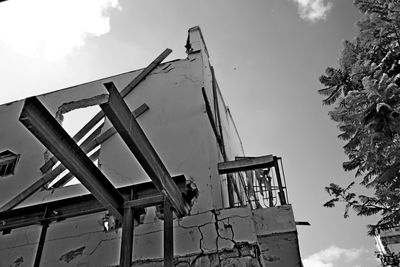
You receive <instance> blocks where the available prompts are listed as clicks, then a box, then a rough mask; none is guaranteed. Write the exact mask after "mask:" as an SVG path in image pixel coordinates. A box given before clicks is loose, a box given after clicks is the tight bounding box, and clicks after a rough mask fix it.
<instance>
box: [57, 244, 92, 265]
mask: <svg viewBox="0 0 400 267" xmlns="http://www.w3.org/2000/svg"><path fill="white" fill-rule="evenodd" d="M85 248H86V247H85V246H82V247H80V248H77V249H75V250H71V251H69V252H67V253H65V254H63V255H61V257H60V258H59V261H65V262H66V263H69V262H70V261H72V260H74V259H75V258H76V257H79V256H82V255H83V251H84V250H85Z"/></svg>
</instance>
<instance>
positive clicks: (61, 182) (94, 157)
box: [51, 149, 100, 188]
mask: <svg viewBox="0 0 400 267" xmlns="http://www.w3.org/2000/svg"><path fill="white" fill-rule="evenodd" d="M99 156H100V149H98V150H97V151H96V152H94V153H93V154H92V155H90V157H89V159H90V160H91V161H92V162H93V161H96V160H97V159H98V158H99ZM60 166H61V165H60ZM73 178H74V175H73V174H72V173H71V172H68V173H67V174H65V175H64V176H63V177H61V178H60V180H58V181H57V182H55V183H54V184H53V185H52V186H51V188H59V187H62V186H64V185H66V184H67V183H68V182H69V181H71V180H72V179H73Z"/></svg>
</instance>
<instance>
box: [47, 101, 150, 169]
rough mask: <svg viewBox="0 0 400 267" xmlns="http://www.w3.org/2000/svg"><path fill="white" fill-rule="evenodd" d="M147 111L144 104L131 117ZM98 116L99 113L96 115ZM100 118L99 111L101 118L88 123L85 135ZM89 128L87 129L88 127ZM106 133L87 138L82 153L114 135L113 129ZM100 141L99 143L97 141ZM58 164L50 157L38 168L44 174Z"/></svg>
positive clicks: (74, 138) (55, 159)
mask: <svg viewBox="0 0 400 267" xmlns="http://www.w3.org/2000/svg"><path fill="white" fill-rule="evenodd" d="M147 110H149V106H147V105H146V103H144V104H142V105H141V106H139V107H138V108H136V109H135V110H134V111H133V115H134V116H135V118H137V117H139V116H140V115H142V114H143V113H144V112H146V111H147ZM98 114H100V113H98ZM96 118H97V115H96V116H95V117H94V118H92V120H93V122H95V121H96V120H97V119H96ZM102 118H104V113H103V112H102V111H101V118H100V119H99V120H98V121H96V122H95V123H94V124H93V125H92V123H91V121H92V120H91V121H89V122H88V123H87V124H86V125H85V126H84V127H83V128H82V129H81V131H82V130H83V129H85V128H87V131H86V130H85V135H86V134H87V133H88V132H89V131H90V129H92V128H93V127H94V126H95V124H96V123H97V122H99V121H100V120H101V119H102ZM88 125H89V126H90V128H89V126H88ZM107 131H108V132H107V133H106V132H104V133H103V134H101V135H99V137H96V136H97V135H91V136H90V137H88V138H87V139H86V140H85V142H84V143H82V144H81V145H80V147H81V148H82V150H83V151H85V152H86V153H87V152H89V151H91V150H92V149H93V148H94V147H96V146H97V145H99V144H101V143H103V142H104V141H106V140H107V139H108V138H109V137H111V136H112V135H113V134H114V133H116V131H115V129H113V128H111V129H108V130H107ZM78 134H79V132H78V133H77V134H76V135H75V136H74V137H73V138H72V139H73V140H74V141H75V142H78V141H79V140H80V139H81V138H82V137H83V136H82V137H81V136H79V138H76V136H77V135H78ZM99 140H101V142H100V141H99ZM57 162H58V160H57V158H56V157H55V156H53V157H51V158H50V159H49V160H48V161H47V162H45V164H44V165H43V166H42V167H40V170H41V171H42V173H46V172H48V171H49V170H50V169H51V168H52V167H53V166H54V165H55V164H56V163H57Z"/></svg>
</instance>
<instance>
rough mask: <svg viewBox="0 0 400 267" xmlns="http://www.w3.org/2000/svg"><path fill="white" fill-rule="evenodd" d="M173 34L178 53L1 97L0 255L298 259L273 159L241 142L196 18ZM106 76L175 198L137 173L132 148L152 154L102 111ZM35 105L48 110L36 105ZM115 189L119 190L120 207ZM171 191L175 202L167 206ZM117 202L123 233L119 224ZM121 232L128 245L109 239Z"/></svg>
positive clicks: (45, 262)
mask: <svg viewBox="0 0 400 267" xmlns="http://www.w3.org/2000/svg"><path fill="white" fill-rule="evenodd" d="M185 47H186V52H187V58H185V59H179V60H173V61H169V62H165V63H160V62H153V63H154V64H153V63H152V64H150V65H149V67H147V68H145V69H140V70H135V71H131V72H128V73H123V74H120V75H116V76H112V77H108V78H105V79H101V80H97V81H93V82H89V83H86V84H82V85H78V86H74V87H71V88H66V89H63V90H59V91H55V92H51V93H48V94H44V95H40V96H37V97H34V98H29V99H26V100H21V101H16V102H12V103H8V104H5V105H2V106H0V121H1V123H2V125H3V126H2V127H1V128H0V140H1V143H0V188H1V194H0V205H1V206H2V208H0V220H1V221H2V225H1V226H0V231H2V235H0V259H1V261H0V266H1V267H2V266H7V267H8V266H80V267H84V266H87V267H89V266H96V267H97V266H118V265H119V264H121V263H120V262H121V259H120V258H121V257H122V256H123V255H124V256H126V255H128V256H126V257H128V258H129V265H131V264H132V266H163V264H164V263H165V261H164V260H165V257H166V256H165V254H166V253H172V254H173V258H172V264H173V266H285V267H287V266H302V263H301V258H300V252H299V243H298V238H297V230H296V223H295V219H294V215H293V211H292V206H291V205H290V204H289V203H288V200H287V191H286V186H285V181H284V176H283V173H282V166H281V165H280V160H281V159H280V158H279V157H276V156H272V155H268V156H262V157H248V156H246V155H245V153H244V150H243V147H242V143H241V140H240V137H239V134H238V131H237V129H236V127H235V124H234V121H233V119H232V116H231V113H230V111H229V108H228V107H227V106H226V104H225V103H224V100H223V97H222V95H221V92H220V90H219V87H218V83H217V81H216V78H215V74H214V70H213V67H212V65H211V64H210V61H209V54H208V50H207V47H206V44H205V42H204V38H203V36H202V33H201V30H200V28H199V27H193V28H191V29H189V31H188V37H187V41H186V46H185ZM166 51H167V50H166ZM167 54H168V51H167ZM156 61H157V60H156ZM110 87H114V88H116V89H117V91H119V93H120V96H121V98H122V99H123V102H125V104H126V105H127V107H128V108H129V110H130V112H132V113H133V115H132V116H133V117H135V119H136V121H137V123H138V124H139V125H140V127H141V129H142V130H143V133H144V135H145V136H146V137H147V138H148V140H150V143H151V146H152V147H153V148H154V152H152V153H155V154H156V155H158V157H159V159H160V160H161V161H162V163H163V165H164V166H165V168H166V170H163V172H164V173H169V174H170V175H171V176H172V177H174V178H173V179H174V181H175V182H176V186H177V188H178V187H179V190H180V192H182V194H183V195H182V196H183V199H184V200H181V199H180V196H179V195H178V196H176V195H174V194H173V193H174V192H175V191H176V190H175V189H174V188H175V184H173V186H172V189H171V187H169V184H168V183H169V180H168V179H167V178H166V179H165V180H164V178H163V177H161V180H160V178H158V176H157V175H156V174H155V176H157V177H153V176H152V175H151V174H149V171H150V172H151V170H154V169H155V167H154V166H149V165H152V164H147V165H146V164H145V163H143V162H146V160H148V161H147V162H149V161H150V162H151V160H153V159H152V158H151V159H146V158H145V157H146V155H147V154H146V153H145V154H146V155H145V156H143V157H144V158H142V157H141V156H138V155H137V154H136V153H135V151H134V149H133V148H132V147H133V146H134V145H131V144H130V143H129V142H128V141H127V139H129V138H133V139H135V138H136V137H135V136H134V134H131V136H124V134H123V133H122V132H120V130H121V129H122V128H123V123H122V124H118V123H116V122H115V118H114V119H112V116H110V115H109V113H110V112H111V111H109V110H110V109H112V108H116V109H117V110H116V113H118V112H119V110H118V109H119V105H114V106H113V104H112V100H110V99H111V98H112V97H111V96H110V95H112V90H111V91H110V90H109V89H110ZM40 104H41V105H43V107H44V108H45V109H44V108H42V107H41V106H40ZM30 105H33V106H35V105H36V106H35V107H38V109H37V110H38V111H37V112H38V113H33V112H34V111H31V110H34V108H31V109H29V107H30ZM107 105H108V106H107ZM105 106H107V107H108V108H109V109H108V110H107V107H105ZM45 110H47V111H48V113H49V114H51V117H52V118H48V117H46V116H45V115H43V116H42V114H45V113H46V111H45ZM104 113H105V115H104ZM30 114H35V115H30ZM96 114H97V115H98V114H102V115H101V116H97V115H96ZM96 116H97V118H100V119H98V120H97V121H96V120H93V119H92V118H93V117H96ZM38 117H43V118H45V119H46V118H48V119H49V121H51V119H53V118H54V119H55V120H57V121H58V123H59V124H60V125H61V126H62V127H63V128H64V130H65V131H66V132H67V133H68V135H70V136H71V137H73V139H71V140H73V141H74V145H75V143H76V145H77V146H79V147H80V149H81V152H82V153H83V155H82V156H81V154H80V152H79V151H78V152H79V153H78V154H79V157H78V156H75V155H74V154H72V155H71V156H68V155H69V154H68V153H67V152H66V151H67V148H69V147H68V146H67V145H66V144H67V143H68V142H69V141H68V142H67V141H64V139H51V138H50V137H49V136H48V135H47V134H40V133H41V131H43V132H46V131H49V129H48V127H49V128H50V126H48V125H50V124H49V123H47V124H46V123H43V122H41V123H39V124H38V125H39V126H40V127H39V126H34V125H35V123H36V122H35V120H36V118H38ZM51 126H54V127H53V128H54V131H56V132H57V131H61V130H59V128H57V127H58V126H57V125H54V123H51ZM35 127H36V128H35ZM127 128H129V125H128V127H127ZM121 131H122V130H121ZM59 136H61V134H59V135H58V136H57V135H56V137H59ZM43 140H44V141H43ZM54 140H61V141H54ZM140 140H142V139H140ZM140 140H139V141H138V142H139V146H140V145H141V144H142V143H140V142H141V141H140ZM58 147H59V149H60V150H58V151H60V152H58V153H60V154H57V153H56V152H54V151H53V149H57V148H58ZM139 150H140V149H139ZM71 151H72V150H71ZM74 151H76V150H74ZM266 152H268V151H266ZM71 153H72V152H71ZM64 157H65V162H64V161H63V158H64ZM76 158H82V160H80V161H77V160H76ZM84 158H85V159H84ZM88 159H90V161H91V162H93V163H91V164H92V165H93V166H96V167H97V168H96V170H97V169H98V170H100V172H101V173H98V172H97V171H95V170H93V168H92V166H89V165H90V164H89V163H90V162H88ZM60 162H61V163H60ZM156 162H157V164H158V161H157V160H156ZM69 164H71V166H73V165H74V164H75V166H78V167H77V168H76V169H74V168H73V167H69V166H70V165H69ZM82 166H88V170H92V171H88V172H87V173H85V172H84V171H82ZM156 171H157V170H156ZM90 175H93V177H94V178H93V179H92V180H90V179H89V178H88V179H86V176H90ZM98 176H101V179H100V178H99V179H97V178H98ZM103 177H104V178H105V179H104V178H103ZM98 181H102V182H98ZM165 181H166V182H168V183H167V184H165V183H164V182H165ZM151 182H153V183H154V185H155V189H153V187H151ZM108 188H113V189H112V190H111V189H110V190H108ZM114 189H115V190H114ZM102 190H103V191H102ZM124 190H125V191H124ZM174 190H175V191H174ZM102 192H103V193H102ZM114 192H120V195H123V197H124V200H123V202H122V203H123V205H122V206H123V207H122V206H121V205H119V206H118V203H119V202H118V201H119V199H120V198H121V197H120V195H118V194H117V193H115V194H114ZM92 195H93V196H94V198H93V197H92ZM160 199H161V200H160ZM166 199H167V200H166ZM114 200H115V201H114ZM134 200H137V201H136V202H134ZM129 201H132V202H129ZM140 201H142V202H140ZM160 201H161V202H160ZM165 201H167V202H165ZM174 201H176V202H174ZM182 201H183V202H185V205H187V207H186V208H187V210H185V208H182V211H180V210H179V208H180V207H182V206H179V205H180V204H182V203H183V202H182ZM139 202H140V203H139ZM115 203H117V204H115ZM130 203H134V204H130ZM143 203H146V204H143ZM149 203H150V204H149ZM160 203H164V205H163V204H160ZM165 203H169V204H168V205H171V206H172V207H173V208H174V210H175V215H174V217H173V220H172V221H171V222H169V223H170V224H171V225H172V226H171V227H170V228H169V229H170V230H168V231H171V233H173V237H171V236H169V237H168V236H166V235H165V233H166V230H165V229H166V228H165V225H166V224H167V219H166V218H168V217H169V215H168V213H167V212H166V207H168V206H166V205H167V204H165ZM128 204H129V205H132V206H130V207H132V209H131V210H132V212H133V215H131V216H132V218H134V225H133V226H132V228H133V229H132V232H131V234H126V233H127V232H123V230H122V229H126V228H124V227H125V223H126V221H124V218H128V217H127V214H128V213H127V212H126V209H127V208H126V207H127V205H128ZM122 209H123V210H124V211H123V212H122V213H121V210H122ZM121 214H122V215H121ZM119 215H121V216H119ZM124 231H125V230H124ZM168 231H167V232H168ZM124 233H125V234H124ZM128 233H129V231H128ZM129 236H132V237H133V241H132V242H133V247H129V246H127V247H128V250H129V251H130V252H131V253H132V256H130V255H129V253H126V252H121V251H123V250H124V249H125V246H124V245H123V244H124V242H125V241H123V239H124V238H127V239H129ZM168 238H169V239H168ZM166 240H167V241H168V240H169V242H166ZM128 243H129V242H128ZM125 244H127V243H125ZM166 249H167V250H168V249H170V250H169V251H170V252H166ZM171 251H172V252H171ZM170 261H171V259H170ZM166 265H167V264H166Z"/></svg>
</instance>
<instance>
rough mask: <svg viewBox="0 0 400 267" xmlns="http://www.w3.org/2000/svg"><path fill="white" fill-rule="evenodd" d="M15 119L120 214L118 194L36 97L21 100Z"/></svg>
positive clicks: (120, 201) (120, 199)
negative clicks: (22, 102) (20, 108)
mask: <svg viewBox="0 0 400 267" xmlns="http://www.w3.org/2000/svg"><path fill="white" fill-rule="evenodd" d="M130 115H131V114H130ZM19 120H20V122H21V123H22V124H24V126H25V127H26V128H27V129H28V130H29V131H30V132H31V133H32V134H33V135H34V136H35V137H36V138H37V139H38V140H39V141H40V142H41V143H42V144H43V145H44V146H45V147H46V148H47V149H48V150H50V152H51V153H52V154H53V155H55V156H56V157H57V158H58V159H59V160H60V162H61V163H62V164H63V165H64V166H65V167H66V168H67V169H68V170H69V171H70V172H71V173H72V174H73V175H74V176H75V177H76V178H77V179H78V180H79V181H80V182H81V183H82V184H83V185H84V186H85V187H86V188H87V189H88V190H89V191H90V192H91V193H92V194H93V195H94V196H95V197H96V199H97V200H98V201H99V202H100V203H101V204H102V205H104V206H105V207H106V208H107V209H108V210H110V212H111V213H112V214H113V215H114V216H116V217H117V218H118V219H121V218H122V215H121V209H122V206H123V203H124V198H123V197H122V195H121V194H120V193H119V192H118V191H117V190H116V189H115V188H114V186H113V185H112V184H111V182H110V181H109V180H108V179H107V178H106V177H105V176H104V175H103V173H102V172H101V171H100V170H99V169H98V168H97V167H96V166H95V165H94V164H93V162H92V161H91V160H90V159H89V158H88V157H87V156H86V154H85V153H84V152H83V151H82V150H81V149H80V148H79V146H78V145H77V144H76V143H75V141H74V140H73V139H72V138H71V137H70V136H69V135H68V133H67V132H66V131H65V130H64V129H63V128H62V127H61V125H60V124H59V123H58V122H57V121H56V120H55V118H54V117H53V116H52V115H51V114H50V112H49V111H48V110H47V109H46V108H45V107H44V106H43V104H42V103H41V102H40V101H39V100H38V99H37V98H36V97H30V98H27V99H26V100H25V103H24V107H23V109H22V112H21V115H20V117H19Z"/></svg>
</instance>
